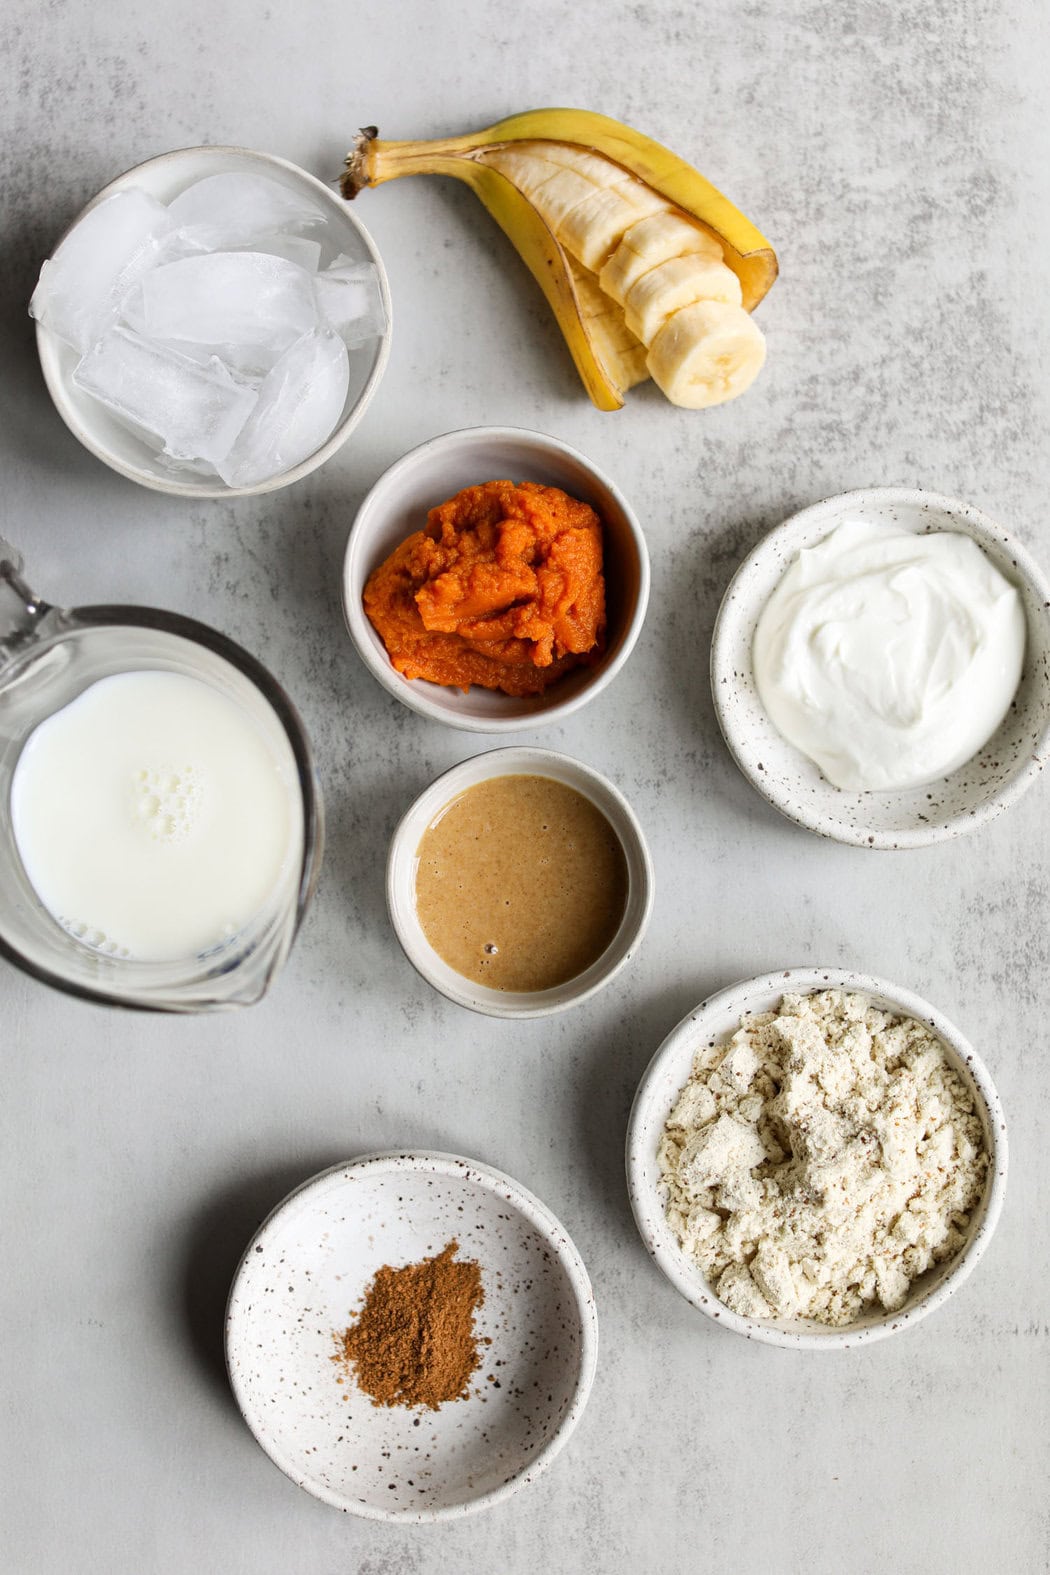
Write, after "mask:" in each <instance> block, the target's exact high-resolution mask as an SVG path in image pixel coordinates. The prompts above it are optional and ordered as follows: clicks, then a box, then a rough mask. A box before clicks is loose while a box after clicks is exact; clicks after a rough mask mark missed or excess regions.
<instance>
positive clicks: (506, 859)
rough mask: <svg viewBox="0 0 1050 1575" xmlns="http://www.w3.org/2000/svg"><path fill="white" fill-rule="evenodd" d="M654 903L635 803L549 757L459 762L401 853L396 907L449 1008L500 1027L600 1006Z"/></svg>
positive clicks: (403, 832)
mask: <svg viewBox="0 0 1050 1575" xmlns="http://www.w3.org/2000/svg"><path fill="white" fill-rule="evenodd" d="M652 904H653V872H652V862H651V860H650V857H649V850H648V848H647V846H646V843H645V838H644V836H643V834H642V830H641V827H640V826H639V824H638V821H637V819H636V818H635V815H634V812H633V811H632V809H631V807H630V805H629V804H628V803H627V800H626V799H625V798H624V797H623V795H622V794H621V793H620V792H619V790H618V789H617V788H615V787H614V786H613V784H612V783H611V782H610V781H608V780H607V779H606V778H605V777H603V776H601V775H600V774H599V773H598V772H597V771H594V770H592V769H591V768H590V767H589V766H585V765H583V764H581V763H580V762H579V761H577V760H573V759H571V758H570V757H569V756H567V755H561V754H556V753H554V752H553V751H551V750H547V749H530V748H511V749H494V750H491V751H489V752H488V753H487V754H483V755H475V756H474V757H473V758H472V759H470V760H465V761H463V762H462V763H461V764H460V765H458V766H453V768H452V769H451V771H446V772H445V773H444V775H443V776H440V777H438V778H437V780H436V781H434V782H433V783H431V785H430V787H428V788H427V789H426V791H425V792H424V793H422V794H421V795H420V796H419V798H417V799H416V801H415V803H414V804H413V805H412V806H411V808H410V809H409V810H408V811H407V812H406V814H405V815H404V817H403V818H402V820H401V822H400V824H399V826H398V828H397V830H396V831H395V833H394V836H393V839H392V841H391V844H390V854H389V858H388V862H387V905H388V907H389V910H390V918H391V922H392V923H393V926H394V930H395V932H396V934H397V938H398V940H399V941H400V943H401V946H402V948H403V950H404V952H405V955H406V957H407V958H408V960H409V962H411V963H412V965H413V967H414V968H416V970H417V971H418V972H419V973H420V974H422V976H423V978H424V979H426V980H427V982H428V983H429V984H432V985H433V986H434V988H435V989H436V990H440V991H441V993H442V995H446V996H447V997H448V998H449V1000H450V1001H455V1002H456V1003H457V1005H459V1006H465V1007H468V1008H469V1009H470V1010H471V1011H475V1012H483V1013H485V1014H486V1015H488V1016H491V1017H513V1018H524V1017H544V1016H547V1015H548V1014H550V1013H552V1012H559V1011H563V1010H565V1009H566V1008H567V1007H569V1006H577V1005H579V1004H580V1003H581V1002H582V1001H585V1000H588V999H590V997H591V996H592V995H594V994H595V993H596V992H597V991H598V990H600V989H601V988H602V987H603V986H604V985H606V984H608V983H609V982H610V980H612V979H613V978H614V977H615V976H616V974H618V973H619V972H620V970H621V968H623V967H625V966H626V964H627V963H628V962H629V960H630V959H631V957H632V956H633V955H634V953H635V952H636V951H637V949H638V946H639V945H640V943H641V940H642V936H643V935H644V933H645V929H646V926H647V925H648V922H649V915H650V913H651V911H652Z"/></svg>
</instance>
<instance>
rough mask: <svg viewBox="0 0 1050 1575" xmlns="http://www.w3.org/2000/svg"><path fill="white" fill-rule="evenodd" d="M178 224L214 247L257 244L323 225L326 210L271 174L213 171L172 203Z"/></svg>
mask: <svg viewBox="0 0 1050 1575" xmlns="http://www.w3.org/2000/svg"><path fill="white" fill-rule="evenodd" d="M168 213H169V214H170V216H171V220H172V223H173V224H174V225H177V226H178V227H180V228H182V229H184V230H186V231H187V232H188V233H189V234H191V235H192V236H193V237H194V239H196V240H199V241H200V242H201V244H202V245H203V246H205V247H206V248H207V250H209V251H221V250H223V249H232V248H233V247H237V246H252V245H254V244H255V242H256V241H260V240H268V239H270V238H271V237H272V236H274V235H280V234H284V233H285V232H286V231H290V230H309V229H313V228H316V227H317V226H319V225H323V224H324V223H325V222H326V220H325V214H324V212H323V210H322V209H321V208H319V207H318V205H317V204H316V203H314V202H311V201H310V199H309V198H308V197H303V196H301V195H300V194H299V193H298V192H295V191H291V190H289V188H288V187H287V186H283V185H282V184H281V182H280V181H276V180H271V179H270V177H269V176H268V175H249V174H238V173H236V172H235V171H230V172H229V173H228V174H225V175H209V176H207V178H206V179H205V180H199V181H197V183H196V185H194V186H188V187H187V188H186V190H185V191H184V192H182V193H181V194H180V195H179V196H178V197H176V198H175V200H174V202H172V203H170V204H169V206H168Z"/></svg>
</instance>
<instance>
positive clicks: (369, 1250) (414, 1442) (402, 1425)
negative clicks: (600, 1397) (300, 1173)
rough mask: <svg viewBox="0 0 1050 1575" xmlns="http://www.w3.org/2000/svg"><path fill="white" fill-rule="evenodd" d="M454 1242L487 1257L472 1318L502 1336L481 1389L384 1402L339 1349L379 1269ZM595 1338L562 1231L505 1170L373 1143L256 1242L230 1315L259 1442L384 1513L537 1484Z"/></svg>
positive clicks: (448, 1511) (317, 1179) (233, 1371)
mask: <svg viewBox="0 0 1050 1575" xmlns="http://www.w3.org/2000/svg"><path fill="white" fill-rule="evenodd" d="M452 1239H455V1240H456V1241H458V1243H459V1249H460V1250H459V1253H458V1256H459V1257H460V1258H473V1259H476V1260H477V1262H478V1263H479V1264H480V1266H481V1274H482V1285H483V1289H484V1293H485V1300H484V1304H483V1306H482V1307H481V1308H480V1309H479V1310H478V1312H477V1313H476V1314H475V1325H474V1326H475V1330H476V1332H477V1334H478V1335H479V1336H480V1337H481V1338H488V1339H491V1341H492V1344H491V1345H490V1346H487V1347H486V1346H482V1347H481V1349H482V1351H483V1360H482V1365H481V1367H480V1368H478V1370H477V1373H476V1375H475V1378H474V1380H472V1382H471V1392H470V1395H469V1397H468V1398H467V1399H465V1400H457V1401H453V1402H450V1403H448V1404H446V1405H443V1406H441V1407H440V1408H439V1409H438V1410H437V1411H429V1410H421V1409H417V1410H409V1409H407V1408H405V1407H403V1406H393V1407H388V1406H374V1405H373V1404H372V1403H371V1401H370V1399H369V1398H368V1396H367V1395H365V1394H363V1393H362V1392H361V1391H360V1390H358V1389H357V1388H356V1386H354V1384H353V1383H352V1381H350V1382H348V1381H347V1379H346V1376H345V1368H344V1367H343V1365H342V1364H341V1363H340V1364H335V1363H333V1362H332V1361H331V1360H330V1358H331V1356H332V1355H333V1353H334V1352H335V1350H336V1343H335V1337H336V1335H337V1333H338V1334H341V1333H342V1331H343V1330H344V1329H345V1328H346V1327H347V1325H348V1324H349V1323H351V1322H352V1321H353V1317H354V1315H355V1312H356V1311H357V1310H358V1309H359V1307H360V1302H361V1298H362V1297H363V1295H364V1293H365V1291H366V1289H367V1287H368V1285H369V1283H370V1281H371V1279H372V1277H373V1275H374V1274H375V1271H376V1270H377V1269H378V1268H380V1267H381V1266H382V1265H383V1264H387V1263H389V1264H393V1265H395V1266H397V1265H401V1264H407V1263H416V1262H418V1261H419V1260H420V1259H422V1258H424V1257H432V1256H433V1255H434V1254H435V1253H438V1252H440V1251H441V1250H442V1248H443V1247H445V1245H446V1244H447V1243H448V1242H449V1241H451V1240H452ZM597 1347H598V1324H597V1316H596V1313H595V1309H594V1296H593V1293H592V1291H591V1286H590V1281H589V1280H588V1278H587V1271H586V1269H585V1268H584V1266H583V1262H582V1260H581V1258H580V1255H579V1253H578V1252H577V1251H576V1248H575V1247H574V1246H573V1244H572V1242H571V1240H570V1239H569V1237H568V1235H567V1233H566V1231H565V1229H564V1227H563V1226H562V1225H560V1224H559V1222H558V1221H557V1220H556V1219H555V1217H554V1215H553V1214H551V1212H550V1210H549V1209H547V1208H546V1207H545V1205H544V1204H542V1203H541V1202H540V1201H539V1199H538V1198H535V1197H533V1196H532V1194H531V1193H530V1192H527V1191H526V1190H525V1188H524V1187H521V1186H519V1185H518V1184H517V1182H515V1181H511V1180H510V1178H509V1177H508V1176H504V1175H502V1174H501V1173H500V1172H499V1171H498V1170H492V1169H490V1168H489V1167H487V1166H485V1165H477V1164H475V1163H474V1162H473V1161H471V1160H468V1159H460V1158H457V1157H456V1156H455V1155H451V1154H422V1153H417V1154H370V1155H366V1156H365V1157H363V1158H361V1159H357V1160H353V1161H351V1162H349V1163H348V1164H346V1165H337V1166H335V1167H334V1168H333V1169H332V1170H326V1171H323V1172H322V1173H321V1174H320V1175H319V1176H314V1177H313V1178H312V1179H311V1180H310V1181H307V1182H305V1183H304V1184H303V1185H302V1186H301V1187H299V1188H297V1189H296V1191H294V1192H292V1193H291V1194H290V1195H289V1196H288V1197H287V1198H285V1200H284V1202H283V1203H281V1204H280V1205H279V1206H278V1207H277V1208H276V1209H275V1210H274V1211H273V1213H272V1214H271V1215H270V1217H269V1218H268V1219H267V1220H266V1221H265V1222H264V1223H263V1224H262V1225H261V1226H260V1227H259V1230H258V1231H257V1232H256V1234H255V1236H254V1237H253V1238H252V1240H251V1242H250V1243H249V1244H248V1247H247V1250H246V1251H245V1254H244V1257H243V1258H242V1260H241V1263H240V1266H239V1268H238V1270H237V1273H236V1275H235V1277H234V1281H233V1286H232V1289H231V1291H230V1299H229V1305H228V1308H227V1313H226V1359H227V1365H228V1368H229V1374H230V1382H231V1384H232V1386H233V1392H234V1394H235V1395H236V1397H237V1403H238V1405H239V1406H240V1408H241V1411H242V1412H243V1414H244V1419H245V1421H246V1422H247V1423H248V1426H249V1427H250V1428H251V1430H252V1432H253V1434H254V1435H255V1438H256V1439H257V1441H258V1442H259V1444H261V1445H262V1447H263V1449H264V1450H265V1451H266V1453H267V1454H268V1455H269V1456H270V1459H271V1460H272V1461H273V1462H274V1463H275V1464H276V1465H278V1466H280V1468H281V1470H282V1471H284V1472H285V1473H286V1474H287V1475H288V1476H289V1477H291V1479H292V1481H293V1482H295V1483H297V1484H298V1485H299V1486H300V1487H303V1488H305V1489H306V1490H307V1492H309V1493H313V1494H314V1495H315V1496H316V1497H317V1498H320V1499H323V1500H324V1502H325V1503H326V1504H331V1505H333V1506H334V1507H335V1508H336V1509H341V1510H345V1511H347V1512H349V1513H350V1514H354V1515H364V1516H366V1517H368V1518H370V1519H373V1520H400V1521H432V1520H450V1519H454V1518H456V1517H458V1516H461V1515H466V1514H469V1513H470V1512H472V1511H474V1510H479V1509H484V1508H486V1507H487V1506H489V1505H491V1504H497V1503H499V1502H500V1500H501V1499H504V1498H506V1497H508V1495H509V1494H511V1493H513V1492H515V1491H516V1489H518V1488H521V1487H524V1486H525V1485H526V1483H528V1482H531V1481H532V1480H533V1479H534V1478H535V1477H536V1476H538V1475H539V1473H540V1472H541V1471H543V1470H544V1469H545V1468H546V1467H547V1466H549V1465H550V1463H551V1461H552V1460H553V1459H554V1457H555V1455H556V1454H557V1453H558V1451H559V1450H560V1449H561V1448H562V1446H563V1444H564V1443H565V1441H566V1439H567V1438H568V1437H569V1434H570V1433H571V1432H572V1430H573V1428H574V1427H575V1426H576V1423H577V1422H578V1421H579V1418H580V1415H581V1413H582V1411H583V1407H584V1405H585V1404H586V1402H587V1396H588V1394H589V1392H590V1387H591V1383H592V1381H593V1378H594V1369H595V1362H596V1360H597ZM341 1376H342V1377H343V1378H344V1381H343V1384H342V1385H340V1384H338V1383H337V1382H336V1379H337V1378H339V1377H341Z"/></svg>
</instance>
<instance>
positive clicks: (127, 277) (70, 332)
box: [29, 187, 173, 355]
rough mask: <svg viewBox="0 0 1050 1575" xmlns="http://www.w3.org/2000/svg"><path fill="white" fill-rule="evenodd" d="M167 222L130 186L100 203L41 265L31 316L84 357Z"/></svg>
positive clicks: (151, 259)
mask: <svg viewBox="0 0 1050 1575" xmlns="http://www.w3.org/2000/svg"><path fill="white" fill-rule="evenodd" d="M172 228H173V226H172V221H171V217H170V215H169V214H168V211H167V209H166V208H164V207H163V206H162V205H161V203H159V202H156V201H155V200H154V198H152V197H151V196H150V195H149V193H148V192H145V191H139V190H137V189H136V188H135V187H129V188H128V189H127V190H125V191H118V192H114V194H113V196H112V197H106V198H105V199H104V200H103V201H102V202H100V203H98V204H97V205H96V206H95V207H94V208H92V209H91V210H90V211H89V212H88V213H86V214H85V215H84V217H83V218H82V219H81V220H80V223H79V224H77V225H75V226H74V228H73V229H72V230H70V232H69V234H68V235H67V236H66V238H65V240H64V241H63V242H62V244H61V245H60V246H59V247H58V250H57V251H56V252H55V255H54V256H53V257H51V258H49V259H48V261H47V262H46V263H45V264H44V266H43V268H42V270H41V273H40V280H39V283H38V284H37V287H36V289H35V290H34V291H33V299H32V300H31V301H30V303H29V311H30V314H31V315H32V316H33V317H35V318H36V319H37V320H38V322H41V323H44V324H45V325H46V327H48V328H50V329H51V331H52V332H53V333H55V334H57V335H58V337H59V338H60V339H64V340H65V342H66V343H67V344H70V345H72V346H73V348H74V349H75V350H79V351H80V353H81V354H82V355H83V354H85V353H86V352H87V351H88V350H90V348H91V346H92V345H93V344H94V342H95V340H96V339H97V338H98V337H99V336H100V335H101V334H102V333H104V331H105V330H106V328H107V327H108V326H109V325H110V323H112V322H114V321H115V320H116V316H117V312H118V309H119V306H120V301H121V299H122V297H123V295H124V293H125V291H126V290H128V289H129V287H130V286H131V285H132V284H133V283H134V282H135V280H136V279H138V278H139V277H141V275H142V274H144V273H145V272H146V271H147V269H149V268H151V267H152V266H153V265H154V263H155V261H156V259H157V257H158V255H159V252H160V248H161V246H162V245H163V243H164V239H165V237H166V236H167V235H168V234H169V233H170V231H171V230H172Z"/></svg>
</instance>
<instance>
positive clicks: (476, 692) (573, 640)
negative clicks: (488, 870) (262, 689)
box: [343, 427, 649, 733]
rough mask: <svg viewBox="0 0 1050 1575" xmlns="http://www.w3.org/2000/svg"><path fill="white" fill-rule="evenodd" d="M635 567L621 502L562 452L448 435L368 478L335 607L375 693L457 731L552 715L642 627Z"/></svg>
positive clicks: (578, 699)
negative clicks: (339, 604) (379, 689)
mask: <svg viewBox="0 0 1050 1575" xmlns="http://www.w3.org/2000/svg"><path fill="white" fill-rule="evenodd" d="M648 599H649V556H648V552H647V550H646V545H645V538H644V537H643V535H642V531H641V527H640V525H639V523H638V520H637V518H636V517H635V514H634V511H633V510H632V509H631V507H630V505H629V504H628V502H627V501H626V499H625V498H624V497H623V495H622V494H621V493H620V492H619V490H618V489H617V488H616V487H615V485H614V484H613V483H612V482H611V481H610V480H609V479H608V477H606V476H604V475H603V474H602V472H601V471H600V470H598V468H597V467H596V466H595V465H593V464H592V463H591V461H590V460H588V459H586V458H585V457H584V456H583V455H582V454H580V453H578V452H577V451H576V450H575V449H573V448H570V447H569V445H568V444H566V443H562V442H560V441H559V440H558V439H557V438H552V437H548V436H546V435H545V434H543V433H540V432H528V431H525V430H523V429H519V428H516V427H472V428H469V429H467V430H465V431H461V432H448V433H445V434H444V435H443V436H441V437H436V438H432V439H431V440H430V441H429V442H427V443H424V444H422V445H421V446H420V447H419V448H415V449H412V450H411V452H409V453H408V454H405V455H404V456H403V457H402V458H401V459H399V460H398V461H397V462H396V463H395V464H394V465H392V466H391V467H390V469H389V470H387V471H386V472H384V474H383V475H382V476H381V477H380V478H379V480H378V481H377V482H376V484H375V486H374V487H373V488H372V490H371V491H370V492H369V494H368V495H367V497H366V498H365V500H364V502H363V503H362V504H361V507H360V509H359V510H358V513H357V516H356V518H355V520H354V522H353V525H352V527H351V530H350V538H349V541H348V544H347V549H346V558H345V564H344V572H343V608H344V613H345V616H346V624H347V628H348V630H349V632H350V637H351V639H352V640H353V642H354V645H355V647H356V648H357V651H358V654H359V655H360V656H361V658H362V660H363V661H364V663H365V665H366V666H367V667H368V669H369V671H370V672H371V673H372V674H373V676H374V677H375V678H376V679H377V680H378V681H379V683H381V684H382V685H383V687H384V688H385V689H387V690H389V692H390V693H391V694H393V695H395V696H396V697H397V699H399V700H400V701H401V702H402V703H403V704H404V705H407V706H408V707H409V708H410V709H411V710H413V711H417V712H419V713H420V714H421V715H423V716H427V717H429V718H431V719H432V720H434V721H439V722H446V723H448V724H449V725H450V726H452V727H458V728H463V729H466V730H467V731H471V732H485V733H499V732H512V731H516V730H520V729H521V728H523V727H532V726H538V725H541V724H544V723H548V722H555V721H559V720H561V719H563V718H564V717H566V716H568V715H569V714H571V713H572V712H573V711H576V710H578V709H579V708H580V707H581V706H583V705H585V704H586V703H587V702H588V701H589V700H591V699H593V698H594V696H595V695H597V694H599V693H600V692H601V691H602V690H603V689H604V688H606V687H607V685H608V684H610V683H611V682H612V681H613V679H614V678H615V676H616V674H617V673H618V672H619V671H620V669H621V667H622V666H623V665H624V663H625V662H626V661H627V658H628V656H629V655H630V653H631V650H632V649H633V647H634V644H635V642H636V640H637V638H638V635H639V633H640V631H641V627H642V623H643V620H644V618H645V611H646V606H647V603H648Z"/></svg>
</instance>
